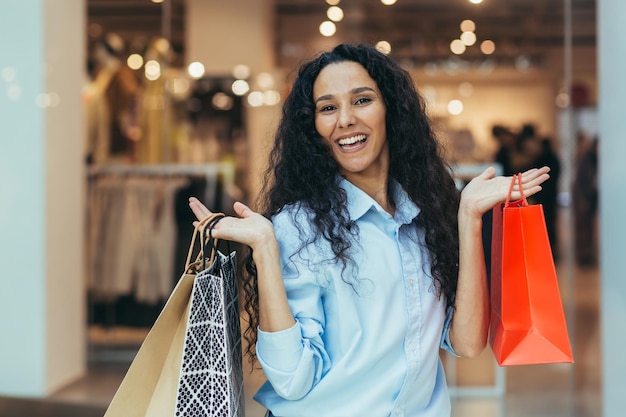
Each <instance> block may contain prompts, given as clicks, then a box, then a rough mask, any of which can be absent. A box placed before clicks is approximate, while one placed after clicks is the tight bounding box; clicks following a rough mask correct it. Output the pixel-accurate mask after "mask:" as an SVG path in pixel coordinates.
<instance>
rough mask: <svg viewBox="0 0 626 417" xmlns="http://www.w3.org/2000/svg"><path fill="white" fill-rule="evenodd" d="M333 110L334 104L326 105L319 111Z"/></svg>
mask: <svg viewBox="0 0 626 417" xmlns="http://www.w3.org/2000/svg"><path fill="white" fill-rule="evenodd" d="M333 110H335V106H331V105H327V106H323V107H321V108H320V112H327V111H333Z"/></svg>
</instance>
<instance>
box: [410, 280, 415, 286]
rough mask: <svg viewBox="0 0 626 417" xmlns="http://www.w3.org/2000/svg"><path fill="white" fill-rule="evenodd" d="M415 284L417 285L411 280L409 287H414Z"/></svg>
mask: <svg viewBox="0 0 626 417" xmlns="http://www.w3.org/2000/svg"><path fill="white" fill-rule="evenodd" d="M413 284H415V282H414V281H413V280H412V279H410V280H409V287H412V286H413Z"/></svg>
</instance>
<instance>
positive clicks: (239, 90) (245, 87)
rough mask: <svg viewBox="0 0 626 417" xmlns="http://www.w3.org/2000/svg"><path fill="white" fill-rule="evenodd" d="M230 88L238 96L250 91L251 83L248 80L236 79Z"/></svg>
mask: <svg viewBox="0 0 626 417" xmlns="http://www.w3.org/2000/svg"><path fill="white" fill-rule="evenodd" d="M230 88H231V90H232V91H233V93H235V94H236V95H238V96H243V95H244V94H246V93H247V92H248V91H250V85H249V84H248V82H247V81H246V80H235V81H234V82H233V85H232V86H231V87H230Z"/></svg>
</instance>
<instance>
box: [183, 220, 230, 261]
mask: <svg viewBox="0 0 626 417" xmlns="http://www.w3.org/2000/svg"><path fill="white" fill-rule="evenodd" d="M223 217H225V215H224V213H212V214H209V215H208V216H207V217H205V218H203V219H202V220H200V221H199V222H198V224H196V227H195V228H194V229H193V236H192V238H191V244H190V245H189V252H188V253H187V261H186V262H185V271H188V270H189V267H190V266H191V265H192V263H191V255H192V254H193V249H194V247H195V243H196V237H197V236H198V232H200V236H204V235H205V229H206V226H207V225H208V226H210V227H211V229H212V226H214V225H215V223H217V222H218V221H219V220H221V219H222V218H223ZM215 246H216V244H215V243H214V244H213V245H212V246H211V247H212V249H213V248H215ZM212 252H213V251H212ZM200 259H204V244H202V242H201V245H200V253H199V254H198V259H196V262H198V261H199V260H200ZM212 259H213V253H211V260H212ZM196 262H194V263H196Z"/></svg>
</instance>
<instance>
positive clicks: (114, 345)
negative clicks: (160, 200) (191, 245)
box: [86, 162, 236, 362]
mask: <svg viewBox="0 0 626 417" xmlns="http://www.w3.org/2000/svg"><path fill="white" fill-rule="evenodd" d="M86 174H87V180H88V181H89V182H90V183H92V182H93V183H94V184H95V183H97V181H99V180H100V179H106V178H112V179H116V178H119V179H121V180H127V179H129V180H130V179H133V178H145V179H146V180H147V181H150V180H151V179H152V178H154V180H155V182H156V181H160V180H162V179H164V180H168V179H170V178H171V179H178V178H179V177H180V178H183V179H184V178H190V179H191V178H194V179H199V180H200V181H201V182H202V183H204V184H205V186H203V188H202V191H201V192H200V193H199V195H197V196H198V198H199V199H201V200H202V202H203V203H204V204H205V205H206V206H207V207H208V208H209V209H211V210H219V209H220V208H221V207H222V206H224V204H225V200H224V197H225V196H227V195H229V194H230V193H231V192H232V191H233V190H234V189H235V187H236V185H235V166H234V164H232V163H229V162H218V163H208V164H143V165H130V164H110V165H93V166H89V167H87V169H86ZM228 198H229V197H226V201H230V200H229V199H228ZM185 224H186V223H185ZM177 251H178V248H177ZM185 253H186V252H185ZM176 259H178V257H177V258H176ZM173 278H174V279H175V278H176V275H175V274H174V276H173ZM99 303H100V304H99V306H100V307H99V308H100V312H101V314H105V316H106V317H107V320H108V321H109V322H110V323H113V327H111V328H114V327H115V326H116V323H119V321H118V320H117V317H116V313H115V304H111V305H107V304H106V303H107V302H106V301H105V302H104V303H103V302H102V301H100V302H99ZM94 305H95V304H92V303H91V301H90V302H89V308H90V314H93V311H92V310H91V309H92V308H93V307H94ZM125 305H126V306H127V305H128V304H125ZM103 306H104V307H103ZM103 309H104V310H103ZM154 309H155V311H156V310H157V309H158V305H156V307H155V308H154ZM142 311H143V310H142ZM151 311H152V310H148V312H147V313H146V317H149V316H150V315H151V313H150V312H151ZM103 312H104V313H103ZM100 317H102V316H100ZM155 318H156V316H155ZM111 328H109V329H111ZM136 330H137V331H138V332H141V331H142V330H144V329H143V328H141V327H137V328H136ZM111 334H115V333H104V336H103V337H104V340H105V342H104V343H102V341H100V342H99V343H98V344H97V345H96V344H94V343H92V342H91V341H89V342H88V344H89V356H90V361H95V362H101V361H104V362H110V361H113V362H118V361H121V362H128V361H129V359H132V357H133V356H134V354H135V353H136V349H137V347H138V346H135V344H133V343H131V344H130V345H120V344H119V342H117V340H118V339H115V338H114V340H116V342H110V343H109V342H108V341H107V340H109V339H108V338H109V337H111ZM124 334H127V333H124ZM131 334H134V333H131ZM99 340H102V339H99ZM111 340H113V339H111Z"/></svg>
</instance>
